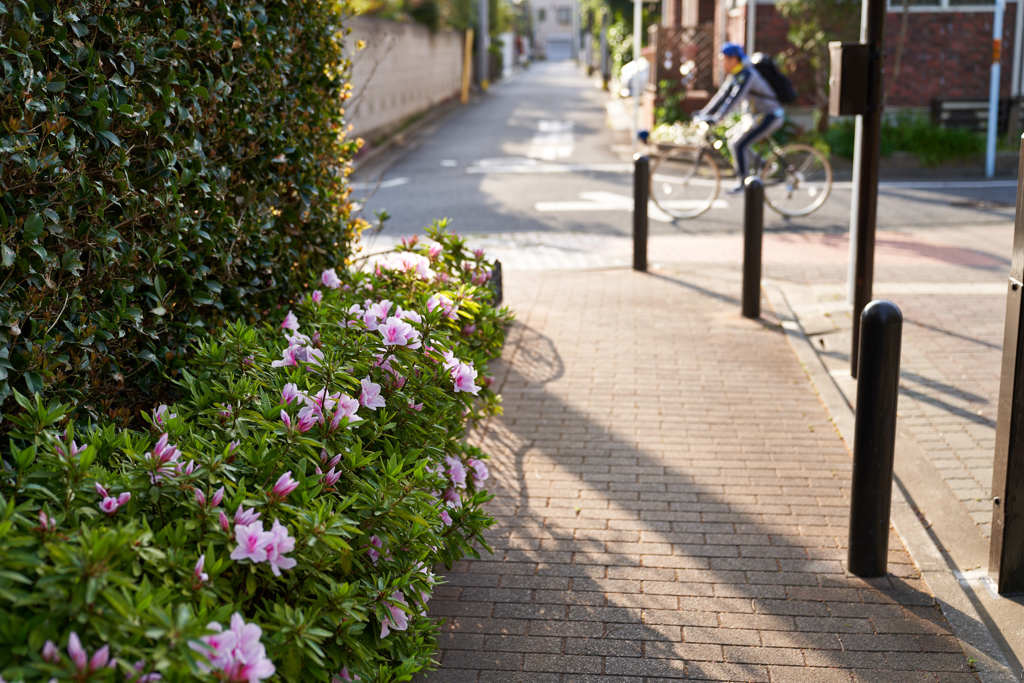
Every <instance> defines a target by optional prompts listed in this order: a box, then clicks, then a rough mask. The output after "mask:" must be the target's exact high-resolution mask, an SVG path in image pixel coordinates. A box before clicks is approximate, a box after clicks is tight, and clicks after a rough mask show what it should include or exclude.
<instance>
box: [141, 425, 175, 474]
mask: <svg viewBox="0 0 1024 683" xmlns="http://www.w3.org/2000/svg"><path fill="white" fill-rule="evenodd" d="M169 439H170V437H169V436H168V434H167V432H164V433H163V434H161V435H160V438H159V439H158V440H157V442H156V444H154V445H153V450H152V451H150V452H148V453H146V454H145V455H143V456H142V458H143V459H144V460H146V461H147V462H148V463H149V466H150V468H151V469H150V473H149V479H150V481H151V482H152V483H154V484H156V483H157V482H159V481H160V480H162V479H163V478H164V477H167V476H170V475H171V473H172V472H174V471H175V466H176V465H177V464H178V458H179V457H180V456H181V451H179V450H178V448H177V447H176V446H173V445H171V444H170V443H168V441H169Z"/></svg>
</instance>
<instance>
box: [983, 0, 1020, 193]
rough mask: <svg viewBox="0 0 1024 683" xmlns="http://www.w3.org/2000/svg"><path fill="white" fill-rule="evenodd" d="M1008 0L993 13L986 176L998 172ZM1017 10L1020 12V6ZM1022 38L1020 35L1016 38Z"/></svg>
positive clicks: (997, 5)
mask: <svg viewBox="0 0 1024 683" xmlns="http://www.w3.org/2000/svg"><path fill="white" fill-rule="evenodd" d="M1005 7H1006V0H996V7H995V11H994V12H993V14H992V68H991V69H990V71H989V83H988V133H987V136H986V145H985V177H986V178H991V177H992V176H994V175H995V174H996V135H997V134H998V132H999V131H998V130H997V129H998V128H999V63H1000V61H1001V60H1002V55H1003V10H1004V9H1005ZM1017 12H1020V7H1019V6H1018V8H1017ZM1015 40H1020V36H1018V37H1017V38H1015Z"/></svg>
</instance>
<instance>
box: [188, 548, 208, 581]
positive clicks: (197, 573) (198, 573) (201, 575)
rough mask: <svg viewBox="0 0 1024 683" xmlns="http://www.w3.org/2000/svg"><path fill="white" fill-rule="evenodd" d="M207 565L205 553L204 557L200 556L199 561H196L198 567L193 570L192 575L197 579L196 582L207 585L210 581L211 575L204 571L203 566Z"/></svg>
mask: <svg viewBox="0 0 1024 683" xmlns="http://www.w3.org/2000/svg"><path fill="white" fill-rule="evenodd" d="M205 564H206V553H203V554H202V555H200V556H199V559H198V560H197V561H196V566H195V568H194V569H193V570H192V575H193V576H194V577H195V579H196V581H197V582H199V583H206V582H207V581H209V580H210V575H209V574H207V573H206V572H204V571H203V565H205Z"/></svg>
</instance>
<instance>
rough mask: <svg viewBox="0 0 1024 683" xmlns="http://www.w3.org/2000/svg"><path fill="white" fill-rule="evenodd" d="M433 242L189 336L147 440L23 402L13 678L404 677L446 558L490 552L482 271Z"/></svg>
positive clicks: (426, 645) (15, 494) (493, 404)
mask: <svg viewBox="0 0 1024 683" xmlns="http://www.w3.org/2000/svg"><path fill="white" fill-rule="evenodd" d="M430 234H431V237H432V238H433V239H431V240H426V241H424V242H417V241H415V240H413V241H410V242H407V243H406V244H405V245H404V246H403V247H402V248H401V249H399V250H398V251H396V252H393V253H389V254H384V255H380V256H379V257H375V258H372V259H366V260H364V261H362V262H359V263H357V264H356V265H355V266H353V267H350V268H332V269H327V270H324V271H323V273H322V274H321V275H320V277H319V279H318V280H316V281H315V282H310V283H307V284H308V286H307V287H306V288H305V290H304V292H303V293H302V294H301V295H299V296H296V297H295V298H294V305H293V306H292V309H291V310H290V311H288V312H287V313H286V314H285V315H284V316H282V317H281V318H280V319H279V320H276V321H275V322H274V324H273V325H270V324H264V325H262V326H258V327H254V326H251V325H248V324H244V323H241V322H239V323H233V324H230V325H228V326H227V327H226V328H225V329H224V330H222V331H220V332H218V333H216V334H212V335H210V336H209V337H208V338H206V339H202V340H200V341H199V342H198V343H197V344H196V345H195V347H194V350H193V352H192V353H191V355H190V357H189V359H188V363H187V367H186V369H185V370H183V371H182V373H181V375H180V377H179V378H178V379H177V380H176V382H177V384H178V386H179V389H180V391H181V395H182V399H181V400H180V401H178V402H176V403H174V404H171V405H157V406H155V407H154V408H153V410H152V411H151V412H149V413H147V414H146V416H145V420H146V422H147V423H148V425H149V428H148V429H147V430H130V429H125V428H122V427H120V426H118V425H115V424H113V423H111V422H109V421H106V422H104V421H101V422H98V423H93V424H89V425H85V426H82V425H78V426H76V425H75V424H74V423H73V422H72V421H70V420H69V419H68V414H69V406H68V405H66V404H60V403H55V402H49V401H48V400H47V399H46V398H44V397H42V396H39V395H35V396H27V395H23V394H21V393H18V394H16V399H17V403H18V404H19V410H18V411H12V412H10V413H9V414H8V415H6V419H7V420H9V421H10V422H11V424H12V429H11V432H10V447H9V448H8V449H7V450H6V451H5V452H4V453H3V461H2V470H0V676H2V677H3V678H4V679H6V680H7V681H19V680H47V679H50V678H57V679H60V680H78V681H86V680H88V681H93V680H96V681H105V680H117V681H123V680H130V681H153V680H161V679H163V680H174V681H178V680H194V679H210V680H213V679H219V680H230V681H260V680H270V679H273V680H303V681H317V680H320V681H350V680H362V681H378V680H380V681H384V680H406V679H409V678H410V677H411V676H412V675H413V674H414V673H415V672H417V671H419V670H422V669H424V668H429V667H430V666H431V664H432V657H433V655H434V653H435V650H436V633H437V630H438V625H437V623H436V622H435V620H433V619H430V618H428V617H427V616H426V609H427V601H428V600H429V599H430V595H431V592H432V590H433V588H434V587H435V586H436V585H437V582H438V578H437V577H436V576H435V575H434V573H433V571H434V569H435V567H436V566H437V565H438V564H439V563H440V564H446V565H450V564H451V563H452V562H454V561H456V560H458V559H459V558H462V557H464V556H466V555H467V554H475V553H476V552H477V548H486V544H485V542H484V540H483V538H482V537H481V532H482V530H483V529H485V528H486V527H487V526H488V525H489V524H491V522H492V520H491V519H490V518H489V517H488V515H487V514H486V513H485V511H484V510H483V509H482V505H483V504H484V503H485V502H486V501H487V500H488V497H489V496H488V494H487V493H486V491H485V489H484V486H485V482H486V480H487V478H488V469H487V465H486V462H485V456H484V454H482V453H481V452H480V451H479V450H478V449H476V448H475V447H473V446H470V445H467V443H466V442H465V440H464V436H465V434H466V430H467V426H468V425H470V424H471V423H472V422H473V421H474V420H477V419H479V418H482V417H484V416H486V415H489V414H493V413H495V412H498V411H499V410H500V404H499V401H498V397H497V396H496V395H495V394H494V393H493V392H492V390H491V389H490V388H489V384H490V381H491V380H490V378H489V377H488V376H487V375H486V372H487V362H488V360H490V359H492V358H494V357H495V356H496V355H497V354H498V353H499V351H500V347H501V344H502V341H503V335H504V327H505V325H506V324H507V323H508V321H509V314H508V312H507V311H506V310H504V309H501V310H498V309H496V308H495V307H494V306H493V305H492V302H493V301H494V293H493V292H492V290H491V289H490V288H489V282H488V280H489V278H490V273H491V268H492V264H491V263H489V262H488V261H486V260H485V258H484V256H483V254H481V253H479V252H470V251H469V250H468V249H467V248H466V247H465V245H464V243H463V242H462V240H461V239H459V238H458V237H455V236H453V235H451V234H449V233H447V232H446V231H444V229H443V226H439V227H436V228H434V229H432V230H431V231H430Z"/></svg>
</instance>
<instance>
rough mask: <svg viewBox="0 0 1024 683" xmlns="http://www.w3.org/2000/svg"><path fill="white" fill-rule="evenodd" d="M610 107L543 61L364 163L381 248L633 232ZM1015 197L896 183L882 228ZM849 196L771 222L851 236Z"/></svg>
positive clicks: (625, 171) (843, 185)
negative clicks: (383, 214)
mask: <svg viewBox="0 0 1024 683" xmlns="http://www.w3.org/2000/svg"><path fill="white" fill-rule="evenodd" d="M607 100H608V95H607V93H604V92H602V91H601V90H600V89H599V88H597V87H595V84H594V82H593V81H591V80H590V79H588V78H586V77H585V76H584V75H583V74H582V73H581V71H580V70H579V69H578V68H577V67H576V66H575V64H573V63H572V62H570V61H557V62H551V61H549V62H541V63H536V64H534V65H532V66H531V67H530V68H529V69H527V70H525V71H522V72H519V73H517V74H516V75H515V76H514V77H513V78H511V79H509V80H507V81H505V82H502V83H498V84H497V85H495V86H494V87H492V88H491V90H490V91H489V92H488V93H486V94H484V95H481V96H478V97H476V98H475V99H474V100H473V101H472V102H471V103H470V104H468V105H465V106H461V107H457V108H454V109H453V110H451V111H450V112H448V113H447V114H445V115H444V116H442V117H440V118H439V119H438V120H437V121H435V122H434V123H433V124H430V125H428V126H426V127H425V128H424V129H423V130H421V131H420V132H419V133H418V134H416V135H415V136H413V140H412V141H411V142H410V143H409V144H407V145H406V146H403V147H400V148H399V149H397V150H395V151H393V152H391V153H389V154H384V155H382V156H381V157H380V158H379V159H377V160H376V161H372V162H369V163H367V164H365V165H363V166H362V167H361V168H360V169H359V171H358V172H357V173H356V175H355V177H354V188H355V196H356V198H357V200H358V201H360V203H362V204H363V211H364V216H365V217H367V218H368V219H372V217H373V216H374V215H375V214H376V212H377V211H380V210H386V211H387V212H388V213H389V214H390V216H391V219H390V220H389V221H387V222H386V224H385V226H384V229H383V231H382V232H381V234H380V236H379V238H377V239H380V240H381V241H385V240H393V239H395V238H397V237H398V236H400V235H408V234H415V233H419V232H421V230H422V227H423V226H425V225H427V224H429V223H430V222H431V221H432V220H434V219H436V218H441V217H447V218H449V219H451V221H452V227H453V229H454V230H456V231H458V232H460V233H463V234H471V235H472V234H477V235H482V234H487V235H495V234H504V235H509V234H515V233H531V234H536V233H574V234H578V233H586V234H589V235H595V236H597V235H604V236H612V235H628V234H630V231H631V210H632V175H631V162H630V148H629V144H628V136H626V135H625V134H624V133H621V132H620V133H615V132H613V131H612V130H610V129H609V128H608V126H607V124H606V110H605V105H606V102H607ZM979 164H980V161H979ZM883 165H884V160H883ZM731 182H732V181H731V180H729V179H726V180H725V181H724V183H723V186H727V184H731ZM1015 194H1016V185H1015V181H1013V180H997V181H984V180H971V179H964V178H956V177H952V178H947V179H939V180H934V179H932V180H923V181H922V180H909V181H885V182H883V183H882V184H881V185H880V189H879V207H878V220H879V228H880V229H897V230H899V229H912V230H918V229H921V228H928V227H932V226H951V225H981V224H985V223H992V222H1006V221H1009V220H1012V219H1013V213H1014V209H1013V204H1014V200H1015ZM850 196H851V192H850V185H849V182H837V183H836V185H835V188H834V190H833V194H832V196H831V197H830V198H829V200H828V202H827V203H826V205H825V206H823V207H822V208H821V209H820V210H819V211H818V212H816V213H815V214H813V215H811V216H809V217H806V218H800V219H794V220H792V221H785V220H783V219H782V218H779V217H777V216H774V215H772V214H770V213H769V214H766V217H765V220H766V227H767V228H768V229H774V230H779V231H797V232H802V231H814V232H826V233H843V232H846V230H847V227H848V224H849V212H850V208H849V207H850ZM723 199H724V202H720V203H719V204H720V206H719V208H714V209H712V210H711V211H709V212H708V213H707V214H705V215H704V216H701V217H699V218H697V219H692V220H685V221H677V222H675V223H665V222H659V221H652V224H651V231H652V233H654V234H707V233H712V234H714V233H734V232H738V231H740V230H741V225H742V199H741V198H738V197H725V196H723Z"/></svg>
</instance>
